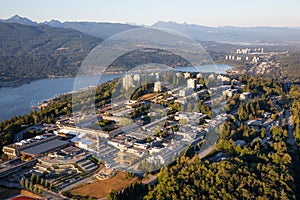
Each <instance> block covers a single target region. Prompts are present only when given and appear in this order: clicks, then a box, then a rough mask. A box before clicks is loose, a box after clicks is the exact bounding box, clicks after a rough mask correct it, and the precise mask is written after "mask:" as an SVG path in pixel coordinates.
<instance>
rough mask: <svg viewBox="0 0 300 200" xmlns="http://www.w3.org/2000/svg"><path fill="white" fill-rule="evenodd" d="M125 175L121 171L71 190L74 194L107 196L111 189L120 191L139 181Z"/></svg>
mask: <svg viewBox="0 0 300 200" xmlns="http://www.w3.org/2000/svg"><path fill="white" fill-rule="evenodd" d="M124 175H125V172H119V173H117V175H116V176H114V177H113V178H111V179H107V180H101V181H96V182H94V183H90V184H86V185H82V186H79V187H77V188H75V189H72V190H71V191H70V192H71V194H72V195H80V196H89V197H96V198H97V199H100V198H103V197H106V195H107V194H108V193H109V192H110V191H111V190H116V191H119V190H122V189H124V188H126V187H128V186H130V185H131V184H134V183H136V182H138V181H139V179H138V178H137V177H135V178H131V179H127V180H126V179H125V178H124Z"/></svg>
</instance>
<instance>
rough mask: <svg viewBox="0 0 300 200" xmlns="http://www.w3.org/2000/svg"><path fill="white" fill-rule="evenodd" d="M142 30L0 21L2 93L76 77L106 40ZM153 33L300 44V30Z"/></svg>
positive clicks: (182, 28) (183, 27)
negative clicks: (9, 88) (6, 88)
mask: <svg viewBox="0 0 300 200" xmlns="http://www.w3.org/2000/svg"><path fill="white" fill-rule="evenodd" d="M138 27H141V26H135V25H129V24H119V23H102V22H101V23H100V22H99V23H96V22H63V23H62V22H59V21H55V20H52V21H50V22H43V23H37V22H34V21H32V20H30V19H27V18H24V17H20V16H17V15H16V16H13V17H11V18H9V19H6V20H0V87H3V86H17V85H20V84H22V83H27V82H29V81H31V80H36V79H41V78H47V77H59V76H74V75H76V73H77V70H78V68H79V66H80V65H81V63H82V61H83V60H84V58H85V57H86V56H87V54H88V53H89V52H90V50H91V49H93V48H94V47H95V46H96V45H97V44H99V43H100V42H101V41H103V39H106V38H108V37H110V36H112V35H114V34H117V33H120V32H122V31H126V30H130V29H133V28H138ZM152 27H159V28H168V29H173V30H176V31H179V32H182V33H184V34H186V35H188V36H190V37H192V38H194V39H195V40H198V41H212V42H208V43H215V42H223V43H252V44H261V43H272V44H274V43H298V42H299V43H300V28H274V27H252V28H241V27H228V26H227V27H218V28H213V27H206V26H200V25H189V24H178V23H174V22H157V23H155V24H154V25H153V26H152ZM204 43H205V42H203V43H202V44H204ZM224 45H228V44H224ZM137 57H138V56H136V55H135V57H134V56H133V57H128V58H127V57H126V58H124V59H123V61H124V60H125V61H126V63H127V64H128V63H129V64H130V63H131V64H132V63H134V62H136V58H137ZM154 57H155V54H153V56H152V58H151V59H153V60H155V59H156V58H154ZM172 59H173V58H171V57H170V60H172ZM129 60H130V62H129ZM125 61H124V63H125ZM124 63H122V62H121V63H117V64H116V65H114V67H115V68H114V70H118V69H123V68H125V67H126V66H124Z"/></svg>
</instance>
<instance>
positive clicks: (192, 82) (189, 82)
mask: <svg viewBox="0 0 300 200" xmlns="http://www.w3.org/2000/svg"><path fill="white" fill-rule="evenodd" d="M196 84H197V80H196V79H192V78H190V79H188V80H187V87H188V88H192V89H195V88H196Z"/></svg>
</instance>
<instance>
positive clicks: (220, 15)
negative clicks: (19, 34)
mask: <svg viewBox="0 0 300 200" xmlns="http://www.w3.org/2000/svg"><path fill="white" fill-rule="evenodd" d="M0 2H1V7H0V18H2V19H3V18H9V17H11V16H12V15H15V14H18V15H20V16H25V17H28V18H30V19H32V20H34V21H39V22H41V21H49V20H51V19H58V20H60V21H98V22H100V21H101V22H103V21H106V22H121V23H126V22H130V23H136V24H147V25H151V24H153V23H155V22H156V21H159V20H161V21H176V22H179V23H184V22H186V23H189V24H201V25H208V26H223V25H235V26H298V27H300V1H299V0H247V1H244V0H148V1H146V0H0Z"/></svg>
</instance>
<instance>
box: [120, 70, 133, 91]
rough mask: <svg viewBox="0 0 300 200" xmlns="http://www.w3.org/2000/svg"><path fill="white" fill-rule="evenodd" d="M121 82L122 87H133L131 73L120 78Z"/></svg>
mask: <svg viewBox="0 0 300 200" xmlns="http://www.w3.org/2000/svg"><path fill="white" fill-rule="evenodd" d="M122 83H123V88H125V89H126V90H127V89H128V88H130V87H133V79H132V76H131V74H127V75H125V76H124V77H123V79H122Z"/></svg>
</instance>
